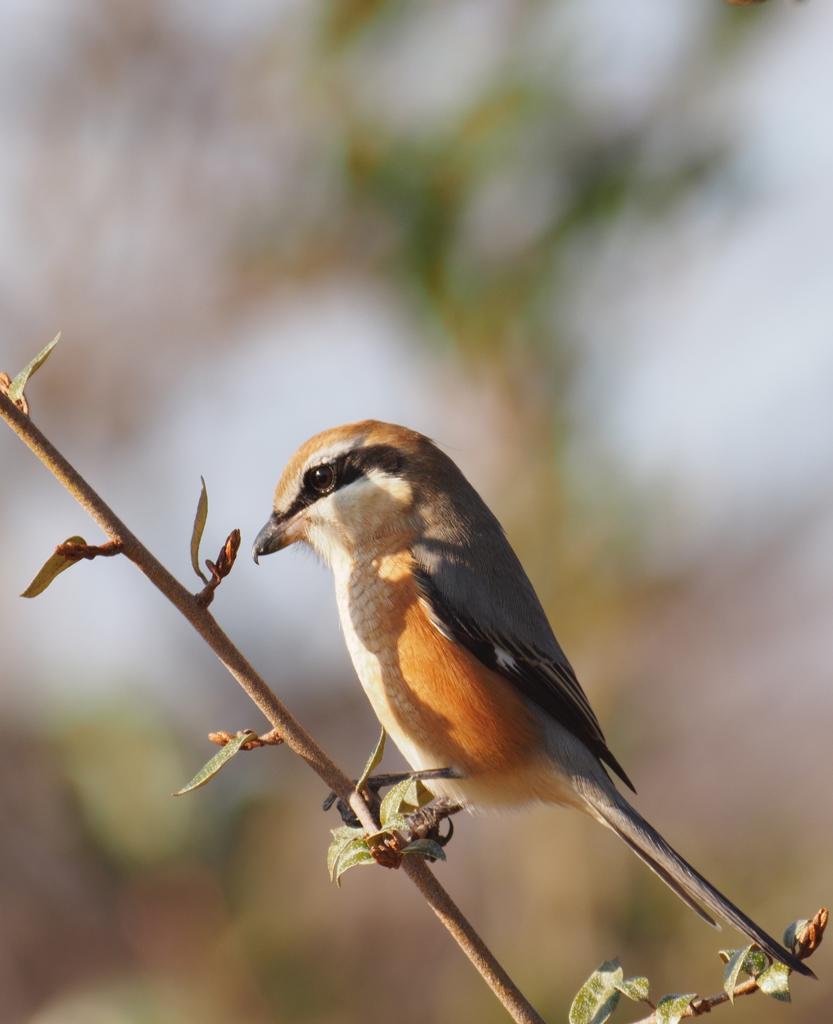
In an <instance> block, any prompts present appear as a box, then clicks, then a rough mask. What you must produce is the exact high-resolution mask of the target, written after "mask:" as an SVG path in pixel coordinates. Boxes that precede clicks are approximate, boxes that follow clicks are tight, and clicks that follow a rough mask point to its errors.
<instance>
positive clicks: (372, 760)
mask: <svg viewBox="0 0 833 1024" xmlns="http://www.w3.org/2000/svg"><path fill="white" fill-rule="evenodd" d="M387 738H388V734H387V733H386V732H385V728H384V726H382V735H381V736H380V737H379V742H378V743H377V744H376V748H375V750H374V751H373V753H372V754H371V755H370V757H369V758H368V760H367V764H366V765H365V766H364V771H363V772H362V777H361V778H360V779H359V781H358V782H357V783H356V789H357V790H358V792H359V793H361V791H362V790H363V789H364V787H365V786H366V785H367V780H368V779H369V778H370V773H371V772H372V771H373V769H374V768H375V767H376V766H377V765H378V764H381V763H382V758H383V757H384V756H385V740H386V739H387Z"/></svg>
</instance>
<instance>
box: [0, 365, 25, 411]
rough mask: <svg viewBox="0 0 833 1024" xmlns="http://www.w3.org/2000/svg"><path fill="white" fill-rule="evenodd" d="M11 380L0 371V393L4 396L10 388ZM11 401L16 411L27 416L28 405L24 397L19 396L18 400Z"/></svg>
mask: <svg viewBox="0 0 833 1024" xmlns="http://www.w3.org/2000/svg"><path fill="white" fill-rule="evenodd" d="M11 384H12V379H11V377H10V376H9V375H8V374H7V373H3V372H2V371H0V392H2V393H3V394H4V395H8V393H9V388H10V387H11ZM11 401H13V402H14V404H15V405H16V406H17V408H18V409H20V411H21V412H22V413H23V415H24V416H28V415H29V403H28V402H27V401H26V395H24V394H21V396H20V397H19V398H13V399H11Z"/></svg>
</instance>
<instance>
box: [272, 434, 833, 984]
mask: <svg viewBox="0 0 833 1024" xmlns="http://www.w3.org/2000/svg"><path fill="white" fill-rule="evenodd" d="M296 541H301V542H303V543H305V544H307V545H309V546H310V547H311V548H313V549H314V550H315V551H316V552H317V553H318V555H320V557H321V558H322V559H323V560H324V561H325V562H326V563H327V564H328V565H329V566H330V567H331V568H332V570H333V573H334V575H335V584H336V595H337V600H338V611H339V615H340V617H341V625H342V628H343V630H344V636H345V639H346V641H347V647H348V649H349V651H350V656H351V657H352V659H353V664H354V666H355V668H356V672H357V673H358V676H359V679H360V680H361V683H362V686H363V687H364V690H365V693H366V694H367V696H368V698H369V700H370V703H371V705H372V706H373V710H374V711H375V712H376V716H377V717H378V719H379V721H380V722H381V723H382V725H383V726H384V728H385V729H386V731H387V732H388V734H389V735H390V736H391V737H392V738H393V740H394V742H395V743H396V745H397V746H398V747H399V749H400V750H401V751H402V753H403V754H404V756H405V757H406V759H407V760H408V761H409V763H410V764H411V766H412V767H413V768H414V769H415V770H423V769H452V770H453V774H454V776H456V777H453V778H443V779H439V780H437V779H433V780H431V781H429V782H428V783H427V785H428V787H429V789H430V790H431V792H433V793H434V794H435V795H436V796H438V797H444V798H446V799H448V800H451V801H454V802H456V803H460V804H463V805H465V806H467V807H472V808H482V809H486V810H488V809H493V808H495V809H499V808H510V807H518V806H521V805H524V804H526V805H529V804H534V803H538V802H541V803H547V804H560V805H565V806H569V807H577V808H578V809H579V810H581V811H584V812H586V813H587V814H589V815H591V816H592V817H593V818H595V819H596V820H597V821H598V822H600V823H601V824H602V825H605V826H607V827H608V828H610V829H612V830H613V831H614V832H615V833H616V834H617V835H618V836H620V837H621V838H622V839H623V840H624V841H625V842H626V843H627V844H628V846H629V847H630V848H631V849H632V850H633V851H634V853H635V854H636V855H637V856H638V857H641V858H642V860H644V861H645V863H646V864H647V865H648V866H649V867H650V868H651V869H652V870H653V871H655V872H656V873H657V874H658V875H659V877H660V878H661V879H662V880H663V881H664V882H665V883H666V884H667V885H668V886H670V887H671V888H672V889H673V890H674V892H675V893H676V894H677V895H678V896H679V897H680V899H682V900H683V901H684V902H685V903H687V904H688V906H689V907H691V908H692V910H694V911H695V912H696V913H697V914H699V915H700V917H702V918H704V920H706V921H708V922H709V923H710V924H715V922H714V921H713V920H712V918H711V916H710V914H709V913H708V912H707V911H706V910H704V909H703V908H702V907H701V906H700V903H702V904H703V905H704V906H705V907H706V908H707V909H708V911H711V912H712V913H714V914H716V915H718V916H719V917H722V918H723V919H724V920H726V921H728V922H729V923H730V924H732V925H734V927H735V928H737V929H738V930H739V931H741V932H743V933H744V934H745V935H747V936H748V937H749V938H750V939H751V940H752V941H754V942H757V943H758V945H759V946H760V947H761V948H762V949H763V950H764V951H765V952H766V953H768V954H769V955H770V956H771V957H773V958H774V959H775V960H779V961H781V962H782V963H785V964H788V965H789V966H790V967H791V968H792V969H793V970H794V971H797V972H798V973H800V974H805V975H811V976H813V972H812V971H811V970H810V969H809V968H808V967H806V966H805V965H804V964H803V963H802V962H801V961H800V960H798V959H797V958H796V957H795V956H794V955H793V954H792V953H790V952H789V951H788V950H786V949H784V948H783V947H782V946H781V945H780V944H779V943H778V942H776V941H775V940H774V939H773V938H771V937H770V936H769V935H767V933H766V932H765V931H763V930H762V929H761V928H760V927H758V925H757V924H755V922H754V921H752V920H750V918H748V917H747V916H746V915H745V914H744V913H742V912H741V911H740V910H738V908H737V907H736V906H734V905H733V904H732V903H730V902H729V901H728V900H727V899H726V898H725V897H724V896H722V895H721V894H720V893H719V892H718V891H717V889H715V888H714V886H712V885H711V884H710V883H709V882H707V881H706V879H705V878H703V876H702V875H700V874H698V872H697V871H695V870H694V868H692V867H691V866H690V865H689V864H688V863H686V861H684V860H683V859H682V857H680V856H679V854H677V853H676V852H675V851H674V850H673V849H672V848H671V847H670V846H669V845H668V843H667V842H666V841H665V840H664V839H663V838H662V836H661V835H660V834H659V833H658V832H657V831H656V830H655V829H654V828H652V827H651V826H650V825H649V824H648V822H647V821H645V820H644V818H642V817H641V816H640V815H639V814H638V813H637V812H636V811H635V810H634V809H633V807H631V805H630V804H629V803H628V801H627V800H625V798H624V797H623V796H622V795H621V794H620V793H619V791H618V790H617V789H616V787H615V786H614V784H613V782H612V780H611V778H610V776H609V774H608V770H610V771H611V772H613V773H614V774H615V775H617V776H618V777H619V778H620V779H621V780H622V782H623V783H624V784H625V785H626V786H628V787H629V788H630V789H633V786H632V784H631V781H630V779H629V778H628V777H627V775H626V774H625V772H624V770H623V768H622V767H621V765H620V764H619V762H618V761H617V760H616V758H615V757H614V755H613V754H612V753H611V752H610V750H609V749H608V747H607V743H606V742H605V738H604V735H603V734H602V730H601V728H600V726H599V723H598V721H597V719H596V716H595V714H594V713H593V710H592V708H591V707H590V704H589V703H588V700H587V697H586V696H585V695H584V691H583V690H582V688H581V686H579V683H578V680H577V679H576V675H575V672H574V671H573V669H572V667H571V665H570V663H569V661H568V660H567V658H566V657H565V655H564V652H563V651H562V650H561V647H560V646H559V643H558V641H557V640H556V638H555V636H554V635H553V631H552V629H551V628H550V624H549V622H548V621H547V617H546V615H545V614H544V610H543V608H542V607H541V604H540V602H539V600H538V597H537V596H536V594H535V591H534V590H533V588H532V584H531V583H530V582H529V580H528V579H527V576H526V573H525V572H524V570H523V568H522V566H521V563H520V562H519V561H518V558H517V556H516V555H515V552H514V551H513V550H512V548H511V546H510V545H509V542H508V541H507V539H506V536H505V534H504V532H503V529H502V527H501V525H500V523H498V521H497V519H495V517H494V515H492V513H491V512H490V511H489V509H488V508H487V507H486V504H485V503H484V502H483V500H482V498H481V497H480V496H479V495H478V494H477V492H476V491H475V490H474V488H473V487H472V486H471V484H470V483H469V482H468V481H467V480H466V478H465V477H464V476H463V474H462V473H461V472H460V470H459V469H458V468H457V466H456V465H455V464H454V462H452V460H451V459H450V458H449V457H448V456H447V455H445V454H444V453H443V452H442V451H440V450H439V448H437V447H436V446H435V445H434V444H433V443H432V442H431V441H430V440H429V439H428V438H427V437H424V436H423V435H422V434H418V433H416V432H415V431H413V430H408V429H407V428H405V427H398V426H394V425H392V424H389V423H380V422H377V421H375V420H365V421H363V422H361V423H351V424H348V425H346V426H343V427H336V428H335V429H333V430H327V431H325V432H324V433H322V434H317V435H316V436H315V437H313V438H311V439H310V440H309V441H307V442H306V443H305V444H303V445H301V447H300V448H299V449H298V451H297V452H296V453H295V454H294V455H293V456H292V459H291V460H290V462H289V464H288V465H287V467H286V469H284V471H283V475H282V476H281V479H280V482H279V483H278V486H277V490H276V492H275V500H274V511H273V512H272V515H271V518H270V519H269V522H268V523H267V524H266V526H265V527H264V528H263V530H261V532H260V534H259V535H258V537H257V540H256V541H255V544H254V549H253V554H254V557H255V560H257V558H258V556H260V555H267V554H271V553H272V552H274V551H280V550H281V548H285V547H288V546H289V545H290V544H294V543H295V542H296ZM698 901H699V902H698Z"/></svg>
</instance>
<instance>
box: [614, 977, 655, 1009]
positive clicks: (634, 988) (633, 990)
mask: <svg viewBox="0 0 833 1024" xmlns="http://www.w3.org/2000/svg"><path fill="white" fill-rule="evenodd" d="M616 990H617V992H621V993H622V995H623V996H627V997H628V999H632V1000H633V1001H634V1002H635V1003H641V1002H642V1001H643V1000H644V999H647V998H648V996H649V995H650V994H651V984H650V982H649V981H648V979H647V978H628V979H627V981H623V982H622V984H621V985H617V986H616Z"/></svg>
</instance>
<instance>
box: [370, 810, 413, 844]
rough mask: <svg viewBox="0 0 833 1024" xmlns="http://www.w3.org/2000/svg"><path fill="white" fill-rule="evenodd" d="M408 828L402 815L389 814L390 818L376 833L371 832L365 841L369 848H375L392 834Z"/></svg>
mask: <svg viewBox="0 0 833 1024" xmlns="http://www.w3.org/2000/svg"><path fill="white" fill-rule="evenodd" d="M407 828H408V819H407V818H406V817H405V815H404V814H391V815H390V817H389V818H388V819H387V821H386V822H385V824H384V827H383V828H381V829H380V830H379V831H378V832H371V834H370V835H369V836H368V837H367V841H368V843H369V844H370V845H371V846H376V845H377V844H378V843H380V842H382V841H383V840H384V839H385V838H386V837H387V836H389V835H391V833H393V832H404V831H405V830H406V829H407Z"/></svg>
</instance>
